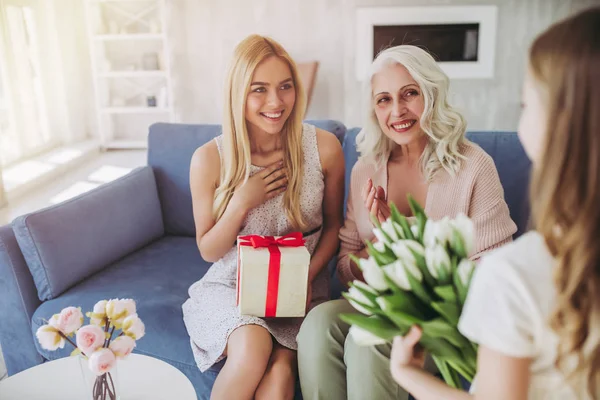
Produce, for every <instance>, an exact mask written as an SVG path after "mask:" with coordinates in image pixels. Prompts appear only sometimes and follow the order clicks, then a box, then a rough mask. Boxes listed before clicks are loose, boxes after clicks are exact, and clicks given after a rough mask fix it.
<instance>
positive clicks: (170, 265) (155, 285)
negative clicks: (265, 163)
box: [0, 121, 530, 399]
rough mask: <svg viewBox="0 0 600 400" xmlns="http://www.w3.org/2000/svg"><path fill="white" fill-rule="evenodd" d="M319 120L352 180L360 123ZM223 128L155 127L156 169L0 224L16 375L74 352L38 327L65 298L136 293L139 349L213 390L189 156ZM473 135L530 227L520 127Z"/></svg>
mask: <svg viewBox="0 0 600 400" xmlns="http://www.w3.org/2000/svg"><path fill="white" fill-rule="evenodd" d="M312 123H314V124H315V125H317V126H319V127H321V128H323V129H326V130H328V131H330V132H333V133H334V134H335V135H336V136H337V137H338V138H339V140H340V142H341V143H342V144H343V148H344V154H345V158H346V187H348V182H349V178H350V171H351V169H352V165H353V164H354V163H355V162H356V160H357V153H356V149H355V140H356V135H357V133H358V131H359V129H358V128H354V129H349V130H347V129H346V128H345V127H344V125H343V124H341V123H339V122H336V121H312ZM219 129H220V128H219V126H217V125H180V124H156V125H153V126H152V127H151V129H150V134H149V151H148V166H145V167H141V168H138V169H136V170H134V171H132V172H131V173H130V174H128V175H126V176H124V177H122V178H120V179H118V180H116V181H113V182H111V183H109V184H106V185H103V186H101V187H99V188H97V189H95V190H92V191H90V192H88V193H86V194H83V195H81V196H79V197H76V198H74V199H71V200H68V201H66V202H64V203H61V204H58V205H55V206H52V207H49V208H46V209H43V210H40V211H36V212H33V213H31V214H28V215H25V216H22V217H19V218H17V219H15V220H14V221H13V222H12V224H10V225H6V226H3V227H0V293H2V295H1V296H2V302H1V304H0V321H2V323H1V324H0V344H1V346H2V350H3V352H4V357H5V360H6V364H7V369H8V373H9V375H12V374H15V373H18V372H20V371H22V370H24V369H27V368H30V367H33V366H35V365H37V364H40V363H42V362H44V361H45V360H54V359H57V358H60V357H65V356H68V355H69V353H70V351H71V349H69V348H67V347H66V346H65V349H62V350H59V351H55V352H48V351H45V350H43V349H42V348H40V346H39V345H38V343H37V341H36V340H35V331H36V330H37V328H38V327H39V326H40V325H41V324H43V320H44V319H46V320H47V319H49V318H50V316H51V315H52V314H54V313H56V312H58V311H59V310H61V309H62V308H63V307H66V306H71V305H73V306H80V307H82V309H83V310H84V311H87V310H90V309H91V308H92V306H93V305H94V303H95V302H96V301H98V300H101V299H107V298H116V297H119V298H129V297H130V298H134V299H135V300H136V301H137V304H138V313H139V315H140V317H141V318H142V319H143V321H144V322H145V324H146V336H145V337H144V338H143V339H142V340H140V341H139V343H138V346H137V347H136V349H135V352H137V353H140V354H145V355H149V356H152V357H156V358H159V359H161V360H163V361H165V362H167V363H169V364H172V365H173V366H175V367H176V368H178V369H179V370H181V371H182V372H183V373H184V374H185V375H186V376H187V377H188V378H189V379H190V380H191V382H192V384H193V385H194V387H195V388H196V391H197V394H198V398H200V399H208V398H209V395H210V389H211V387H212V383H213V382H214V379H215V377H216V375H217V373H218V370H219V368H220V367H221V365H216V366H214V367H213V368H212V369H211V370H209V371H207V372H206V373H204V374H201V373H200V372H199V370H198V369H197V367H196V365H195V363H194V359H193V356H192V352H191V349H190V344H189V337H188V335H187V332H186V330H185V326H184V324H183V321H182V312H181V305H182V304H183V302H184V301H185V300H186V298H187V289H188V287H189V286H190V285H191V284H192V283H193V282H195V281H196V280H198V279H200V278H201V277H202V276H203V274H204V273H205V272H206V271H207V269H208V268H209V266H210V264H209V263H207V262H205V261H204V260H202V258H201V257H200V254H199V252H198V249H197V248H196V241H195V238H194V223H193V219H192V204H191V196H190V192H189V184H188V175H189V162H190V159H191V156H192V153H193V152H194V150H195V149H196V148H197V147H199V146H201V145H202V144H204V143H206V142H207V141H209V140H210V139H212V138H213V137H215V136H216V135H217V134H218V133H219ZM468 136H469V138H470V139H471V140H473V141H474V142H476V143H478V144H479V145H480V146H481V147H482V148H483V149H484V150H485V151H487V152H488V153H489V154H490V155H491V156H492V157H493V159H494V161H495V163H496V166H497V168H498V172H499V174H500V179H501V181H502V185H503V187H504V189H505V196H506V200H507V202H508V205H509V208H510V212H511V216H512V218H513V219H514V220H515V221H516V222H517V225H518V228H519V230H518V232H517V236H518V235H520V234H521V233H522V232H523V231H524V230H525V229H526V224H527V220H528V208H527V185H528V180H529V169H530V165H529V161H528V160H527V157H526V156H525V154H524V152H523V149H522V147H521V145H520V143H519V141H518V139H517V137H516V134H515V133H510V132H471V133H469V134H468ZM333 264H334V263H332V264H331V265H333ZM332 282H333V284H332V285H333V286H332V296H333V297H336V296H339V293H340V290H341V286H340V283H339V281H337V280H336V279H333V280H332Z"/></svg>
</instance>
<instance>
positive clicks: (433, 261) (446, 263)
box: [425, 244, 450, 279]
mask: <svg viewBox="0 0 600 400" xmlns="http://www.w3.org/2000/svg"><path fill="white" fill-rule="evenodd" d="M425 262H426V263H427V269H428V270H429V273H430V274H431V276H433V277H434V278H435V279H439V277H440V271H445V272H446V274H449V273H450V257H449V256H448V252H446V248H445V247H444V246H443V245H441V244H437V245H435V246H433V247H428V248H427V249H426V250H425Z"/></svg>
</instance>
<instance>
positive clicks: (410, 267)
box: [382, 260, 423, 290]
mask: <svg viewBox="0 0 600 400" xmlns="http://www.w3.org/2000/svg"><path fill="white" fill-rule="evenodd" d="M382 269H383V271H384V272H385V274H386V275H387V276H388V278H390V279H391V280H392V282H394V283H395V284H396V285H398V287H399V288H401V289H404V290H411V288H410V282H409V281H408V275H407V271H409V272H410V273H411V274H412V276H414V277H415V279H416V280H417V281H419V282H421V281H422V280H423V274H421V270H419V268H418V267H417V265H416V264H415V263H414V262H411V261H410V260H396V261H395V262H393V263H391V264H389V265H386V266H384V267H382Z"/></svg>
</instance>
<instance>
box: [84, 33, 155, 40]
mask: <svg viewBox="0 0 600 400" xmlns="http://www.w3.org/2000/svg"><path fill="white" fill-rule="evenodd" d="M165 38H166V36H165V35H163V34H162V33H127V34H115V35H95V36H94V39H96V40H101V41H123V40H162V39H165Z"/></svg>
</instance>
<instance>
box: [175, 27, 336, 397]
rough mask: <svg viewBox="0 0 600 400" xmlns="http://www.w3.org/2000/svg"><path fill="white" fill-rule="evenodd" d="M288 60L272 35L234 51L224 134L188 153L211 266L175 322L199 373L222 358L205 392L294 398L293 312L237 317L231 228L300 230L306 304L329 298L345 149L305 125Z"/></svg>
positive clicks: (201, 241)
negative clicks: (182, 327)
mask: <svg viewBox="0 0 600 400" xmlns="http://www.w3.org/2000/svg"><path fill="white" fill-rule="evenodd" d="M305 105H306V101H305V97H304V91H303V88H302V84H301V83H300V81H299V78H298V72H297V69H296V65H295V64H294V61H293V60H292V59H291V58H290V56H289V55H288V53H287V52H286V51H285V50H284V49H283V48H282V47H281V45H279V44H278V43H277V42H275V41H274V40H272V39H269V38H265V37H262V36H258V35H252V36H250V37H248V38H246V39H245V40H243V41H242V42H241V43H240V44H239V45H238V46H237V47H236V49H235V52H234V56H233V60H232V62H231V66H230V69H229V73H228V79H227V83H226V87H225V107H224V108H225V115H224V119H223V134H222V135H221V136H219V137H217V138H216V139H215V140H213V141H211V142H209V143H207V144H205V145H204V146H202V147H200V148H199V149H198V150H197V151H196V152H195V154H194V156H193V158H192V162H191V172H190V185H191V191H192V200H193V209H194V220H195V223H196V240H197V243H198V248H199V250H200V253H201V254H202V257H203V258H204V259H205V260H207V261H212V262H214V264H213V265H212V266H211V267H210V269H209V270H208V272H207V273H206V275H205V276H204V277H203V278H202V279H201V280H200V281H198V282H196V283H195V284H193V285H192V286H191V287H190V289H189V294H190V298H189V300H187V301H186V303H185V304H184V305H183V313H184V322H185V324H186V328H187V330H188V333H189V335H190V338H191V345H192V350H193V353H194V357H195V359H196V362H197V364H198V367H199V368H200V370H201V371H202V372H204V371H206V370H207V369H208V368H210V367H211V366H212V365H213V364H215V363H216V362H218V361H219V360H221V359H223V358H225V357H226V362H225V365H224V367H223V368H222V370H221V371H220V373H219V375H218V377H217V379H216V381H215V384H214V387H213V390H212V398H213V399H228V400H229V399H254V398H256V399H291V398H292V397H293V393H294V382H295V379H296V352H295V349H296V334H297V332H298V329H299V328H300V324H301V322H302V319H301V318H271V319H263V318H256V317H249V316H240V315H239V314H238V311H237V308H236V266H237V259H236V247H235V241H236V237H237V236H238V235H248V234H257V235H283V234H287V233H290V232H292V231H301V232H304V233H305V234H306V237H305V239H306V246H307V248H308V250H309V252H310V253H311V255H312V257H311V262H310V272H309V282H310V285H309V293H308V297H309V301H308V302H309V306H308V307H309V308H311V307H313V306H314V305H316V304H318V303H319V302H323V301H325V300H326V299H327V296H328V293H329V291H328V279H327V271H326V268H324V267H325V266H326V264H327V262H328V261H329V260H330V259H331V257H333V256H334V255H335V252H336V250H337V247H338V237H337V234H338V231H339V228H340V226H341V225H342V220H343V217H342V207H343V205H342V203H343V192H344V190H343V180H344V158H343V153H342V149H341V145H340V143H339V141H338V140H337V139H336V138H335V136H334V135H333V134H331V133H329V132H325V131H323V130H320V129H316V128H315V127H314V126H311V125H307V124H303V123H302V120H303V117H304V111H305Z"/></svg>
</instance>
